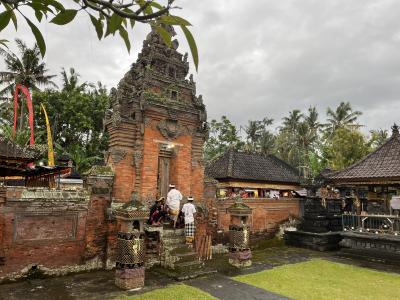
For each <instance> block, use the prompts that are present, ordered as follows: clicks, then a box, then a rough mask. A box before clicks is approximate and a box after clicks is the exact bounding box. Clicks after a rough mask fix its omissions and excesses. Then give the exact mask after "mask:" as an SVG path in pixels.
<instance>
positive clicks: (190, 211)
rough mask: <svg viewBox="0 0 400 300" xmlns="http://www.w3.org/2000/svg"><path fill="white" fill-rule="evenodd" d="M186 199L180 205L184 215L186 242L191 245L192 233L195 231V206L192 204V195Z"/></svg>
mask: <svg viewBox="0 0 400 300" xmlns="http://www.w3.org/2000/svg"><path fill="white" fill-rule="evenodd" d="M187 200H188V202H187V203H186V204H184V205H183V207H182V213H183V214H184V215H185V236H186V244H187V245H188V246H189V247H193V241H194V234H195V232H196V226H195V223H194V220H195V216H196V206H195V205H194V204H193V201H194V199H193V197H188V199H187Z"/></svg>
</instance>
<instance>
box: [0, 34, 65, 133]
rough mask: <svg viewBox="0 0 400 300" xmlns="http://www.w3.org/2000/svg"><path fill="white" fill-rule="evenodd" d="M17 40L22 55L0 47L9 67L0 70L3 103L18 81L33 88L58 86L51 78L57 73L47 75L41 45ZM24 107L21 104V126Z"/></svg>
mask: <svg viewBox="0 0 400 300" xmlns="http://www.w3.org/2000/svg"><path fill="white" fill-rule="evenodd" d="M15 42H16V44H17V47H18V50H19V53H20V55H21V56H20V57H18V56H17V55H16V54H15V53H13V52H11V51H7V50H5V49H3V48H0V55H2V56H3V57H4V63H5V65H6V68H7V71H1V72H0V85H3V86H5V87H3V89H2V90H0V100H3V104H4V103H5V102H4V100H7V99H8V98H9V96H10V95H12V94H13V93H14V89H15V84H16V83H20V84H22V85H24V86H26V87H27V88H28V89H31V90H39V86H44V87H46V86H52V87H57V85H56V84H55V83H54V82H53V81H52V80H51V79H52V78H54V77H55V76H56V75H47V71H48V70H47V69H46V64H45V63H44V62H42V61H41V60H40V50H39V47H38V46H37V45H36V44H35V45H34V46H33V48H28V47H27V46H26V44H25V43H24V42H23V41H22V40H20V39H15ZM23 109H24V105H21V122H20V126H21V128H22V126H23V124H22V123H23V122H22V121H23Z"/></svg>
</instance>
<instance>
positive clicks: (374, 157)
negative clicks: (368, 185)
mask: <svg viewBox="0 0 400 300" xmlns="http://www.w3.org/2000/svg"><path fill="white" fill-rule="evenodd" d="M392 130H393V133H392V136H391V137H390V138H389V139H388V140H387V141H386V142H385V143H384V144H383V145H382V146H380V147H379V148H377V149H376V150H375V151H373V152H371V153H370V154H368V155H367V156H365V157H364V158H363V159H361V160H360V161H359V162H357V163H355V164H353V165H351V166H350V167H348V168H346V169H344V170H341V171H337V172H332V173H330V174H329V175H328V176H327V178H328V180H330V181H332V182H334V183H346V182H352V183H354V182H371V181H374V182H391V181H400V133H399V127H398V126H397V125H396V124H395V125H394V126H393V127H392Z"/></svg>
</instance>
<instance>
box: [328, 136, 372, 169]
mask: <svg viewBox="0 0 400 300" xmlns="http://www.w3.org/2000/svg"><path fill="white" fill-rule="evenodd" d="M369 150H370V148H369V144H368V142H367V140H366V139H365V137H364V136H363V135H362V134H361V132H359V131H358V130H352V129H348V128H338V129H336V130H335V132H334V133H333V135H332V137H331V138H330V139H329V140H328V141H327V143H326V144H325V145H324V147H323V152H324V159H325V160H326V162H327V165H328V166H330V167H331V168H332V169H334V170H340V169H343V168H345V167H348V166H350V165H351V164H354V163H355V162H357V161H358V160H360V159H361V158H363V157H364V156H365V155H366V154H367V153H368V152H369Z"/></svg>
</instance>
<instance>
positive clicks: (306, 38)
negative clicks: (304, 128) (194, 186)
mask: <svg viewBox="0 0 400 300" xmlns="http://www.w3.org/2000/svg"><path fill="white" fill-rule="evenodd" d="M176 4H178V5H179V6H181V7H183V10H178V11H176V12H175V14H178V15H181V16H183V17H185V18H186V19H188V20H189V21H191V23H192V24H193V25H194V27H193V28H192V32H193V34H194V36H195V39H196V41H197V44H198V48H199V53H200V67H199V72H198V73H197V74H195V80H196V81H197V87H198V93H200V94H203V99H204V101H205V104H206V105H207V110H208V116H209V118H210V119H211V118H220V117H221V116H222V115H226V116H227V117H228V118H229V119H231V120H232V121H233V122H234V123H236V124H237V125H245V124H246V122H247V120H249V119H253V120H254V119H262V118H263V117H265V116H268V117H270V118H273V119H274V120H275V125H278V124H279V123H280V120H281V119H282V117H284V116H285V115H287V114H288V111H290V110H293V109H300V110H306V109H307V108H308V107H309V106H316V107H317V108H318V110H319V111H320V114H321V117H325V112H326V108H327V107H328V106H330V107H336V106H337V105H338V104H339V103H340V101H350V102H351V104H352V105H353V108H354V109H357V110H361V111H362V112H363V116H362V117H361V118H360V123H361V124H364V125H366V127H365V128H364V131H366V132H367V131H368V130H370V129H372V128H384V129H388V128H390V126H391V125H392V124H393V123H394V122H399V123H400V101H399V100H400V18H399V15H400V13H399V12H400V1H398V0H377V1H368V0H351V1H349V0H329V1H326V0H325V1H322V0H301V1H299V0H279V1H276V0H275V1H272V0H246V1H238V0H219V1H216V0H176ZM78 16H79V17H77V19H76V20H74V22H73V23H71V24H69V25H68V26H63V27H58V26H56V25H53V24H47V25H43V26H41V28H42V32H43V33H44V36H45V39H46V43H47V55H46V57H45V61H46V63H47V65H48V68H49V70H50V73H53V74H54V73H57V74H58V73H59V72H60V71H61V68H62V67H65V68H69V67H74V68H75V69H76V70H77V72H78V73H80V74H81V80H82V81H91V82H96V81H101V82H103V83H105V84H106V85H107V87H108V88H110V87H113V86H116V85H117V83H118V81H119V79H120V78H122V76H123V75H124V73H125V72H126V71H127V70H128V69H129V66H130V64H131V63H132V62H134V61H136V58H137V53H138V51H139V50H140V48H141V46H142V40H143V38H144V37H145V34H146V33H147V30H148V27H146V26H140V25H138V26H137V27H136V28H135V29H134V31H133V32H132V39H133V45H134V47H133V50H132V51H131V54H130V55H129V54H128V53H127V50H126V48H125V46H124V44H123V42H122V40H120V39H119V38H118V39H116V38H111V39H110V38H107V39H106V40H103V41H101V42H99V41H98V40H97V37H96V34H95V32H94V29H93V28H92V25H91V23H90V20H89V18H87V16H86V15H84V14H80V15H78ZM20 23H21V25H20V27H19V30H18V32H17V33H15V31H14V30H13V29H11V28H10V29H9V30H8V31H7V32H6V34H5V38H8V39H13V38H14V37H19V38H22V39H23V40H26V41H27V42H28V43H33V38H32V35H31V33H30V31H29V29H28V28H27V26H26V25H25V24H22V23H23V21H22V20H21V21H20ZM178 34H179V36H178V39H179V40H180V44H181V46H180V48H179V49H181V51H182V52H185V51H187V49H188V48H187V46H186V41H185V40H184V38H183V35H182V33H181V32H180V31H178ZM1 38H4V35H2V36H1ZM0 66H1V68H3V67H4V65H3V64H0ZM191 70H192V72H194V73H195V70H194V68H193V66H192V68H191Z"/></svg>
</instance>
